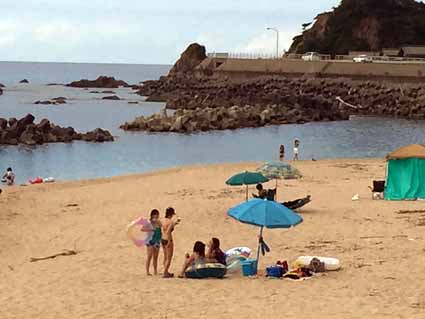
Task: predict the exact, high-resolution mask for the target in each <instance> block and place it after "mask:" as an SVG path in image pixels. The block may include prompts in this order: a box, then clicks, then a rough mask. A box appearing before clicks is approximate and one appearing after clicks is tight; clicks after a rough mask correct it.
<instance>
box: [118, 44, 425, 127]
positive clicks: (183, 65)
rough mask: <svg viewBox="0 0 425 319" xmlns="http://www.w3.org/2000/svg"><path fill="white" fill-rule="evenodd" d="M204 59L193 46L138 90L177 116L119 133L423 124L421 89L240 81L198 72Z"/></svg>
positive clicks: (339, 81) (280, 79)
mask: <svg viewBox="0 0 425 319" xmlns="http://www.w3.org/2000/svg"><path fill="white" fill-rule="evenodd" d="M205 58H206V56H205V48H204V47H203V46H201V45H199V44H192V45H191V46H189V48H188V49H187V50H186V51H185V52H184V53H183V54H182V56H181V58H180V59H179V61H177V63H176V64H175V66H174V67H173V69H172V70H171V71H170V73H169V74H168V75H167V76H163V77H161V78H160V79H159V80H157V81H146V82H144V83H143V85H142V86H141V87H140V88H139V90H138V92H137V93H138V94H140V95H143V96H147V97H148V100H151V101H152V100H153V101H164V102H166V107H167V108H168V109H176V110H178V112H176V114H175V115H173V116H171V117H165V116H163V115H161V114H157V115H154V116H152V117H149V118H144V117H139V118H137V119H135V121H133V122H129V123H125V124H123V125H122V126H121V128H122V129H125V130H142V131H153V132H169V131H171V132H181V133H187V132H193V131H207V130H217V129H236V128H242V127H259V126H265V125H274V124H285V123H305V122H311V121H332V120H344V119H348V118H349V116H350V115H353V114H356V115H377V116H393V117H403V118H408V119H425V85H424V84H423V83H414V84H412V83H410V84H408V83H394V82H388V81H386V82H384V81H377V80H375V81H362V80H353V79H349V78H336V79H335V78H320V77H306V76H301V77H289V76H284V75H274V76H257V77H250V78H247V79H245V80H241V79H240V78H238V79H234V78H232V77H229V76H226V77H222V76H217V74H214V73H212V74H210V73H206V72H200V71H199V69H198V66H199V65H200V64H201V63H202V62H203V59H205ZM236 114H238V115H237V116H236Z"/></svg>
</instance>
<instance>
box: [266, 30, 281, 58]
mask: <svg viewBox="0 0 425 319" xmlns="http://www.w3.org/2000/svg"><path fill="white" fill-rule="evenodd" d="M267 30H268V31H274V32H276V58H279V30H278V29H277V28H267Z"/></svg>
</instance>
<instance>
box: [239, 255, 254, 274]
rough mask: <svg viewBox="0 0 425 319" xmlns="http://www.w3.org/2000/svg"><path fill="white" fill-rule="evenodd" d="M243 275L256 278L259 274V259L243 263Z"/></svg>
mask: <svg viewBox="0 0 425 319" xmlns="http://www.w3.org/2000/svg"><path fill="white" fill-rule="evenodd" d="M241 266H242V274H243V275H244V276H247V277H249V276H255V275H256V274H257V259H247V260H244V261H241Z"/></svg>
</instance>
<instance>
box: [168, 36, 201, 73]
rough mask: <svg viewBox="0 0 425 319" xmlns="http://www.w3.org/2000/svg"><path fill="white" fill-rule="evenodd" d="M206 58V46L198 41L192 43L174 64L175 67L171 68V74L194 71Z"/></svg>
mask: <svg viewBox="0 0 425 319" xmlns="http://www.w3.org/2000/svg"><path fill="white" fill-rule="evenodd" d="M206 58H207V54H206V49H205V47H204V46H202V45H200V44H198V43H192V44H191V45H189V46H188V47H187V49H186V50H185V51H184V52H183V53H182V54H181V56H180V59H178V60H177V62H176V63H175V64H174V66H173V68H172V69H171V70H170V75H176V74H187V73H189V72H192V71H193V70H194V69H195V68H196V67H197V66H198V65H199V64H200V63H201V62H202V61H204V60H205V59H206Z"/></svg>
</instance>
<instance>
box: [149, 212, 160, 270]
mask: <svg viewBox="0 0 425 319" xmlns="http://www.w3.org/2000/svg"><path fill="white" fill-rule="evenodd" d="M149 222H150V224H151V226H152V230H153V234H152V237H151V238H150V240H149V241H148V242H147V243H146V247H147V251H148V256H147V259H146V274H147V275H148V276H150V275H151V273H150V271H149V268H150V265H151V262H152V264H153V271H154V275H158V256H159V249H160V248H161V236H162V234H161V222H160V221H159V211H158V210H157V209H153V210H152V211H151V215H150V219H149Z"/></svg>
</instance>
